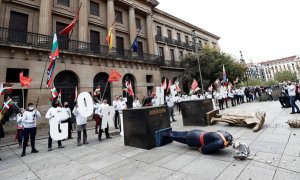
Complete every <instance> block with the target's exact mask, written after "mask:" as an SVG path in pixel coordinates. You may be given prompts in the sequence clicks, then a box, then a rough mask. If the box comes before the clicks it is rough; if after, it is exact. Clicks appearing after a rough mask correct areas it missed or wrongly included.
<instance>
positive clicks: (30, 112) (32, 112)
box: [21, 103, 41, 157]
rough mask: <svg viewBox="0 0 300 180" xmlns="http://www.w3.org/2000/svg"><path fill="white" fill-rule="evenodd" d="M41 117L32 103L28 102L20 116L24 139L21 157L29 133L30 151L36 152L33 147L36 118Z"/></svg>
mask: <svg viewBox="0 0 300 180" xmlns="http://www.w3.org/2000/svg"><path fill="white" fill-rule="evenodd" d="M40 117H41V114H40V112H39V111H37V110H36V109H35V108H34V105H33V104H32V103H28V109H27V110H26V111H25V112H24V114H23V117H22V124H23V125H24V141H23V151H22V154H21V157H23V156H25V155H26V146H27V143H28V138H29V134H30V145H31V153H38V151H37V150H36V149H35V136H36V120H37V119H38V118H40Z"/></svg>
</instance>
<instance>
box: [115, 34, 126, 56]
mask: <svg viewBox="0 0 300 180" xmlns="http://www.w3.org/2000/svg"><path fill="white" fill-rule="evenodd" d="M116 43H117V54H118V55H124V38H122V37H118V36H117V37H116Z"/></svg>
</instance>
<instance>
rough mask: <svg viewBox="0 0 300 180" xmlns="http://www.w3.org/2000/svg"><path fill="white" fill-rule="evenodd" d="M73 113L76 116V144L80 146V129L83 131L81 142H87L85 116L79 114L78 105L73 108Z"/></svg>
mask: <svg viewBox="0 0 300 180" xmlns="http://www.w3.org/2000/svg"><path fill="white" fill-rule="evenodd" d="M73 114H74V115H75V117H76V124H77V146H81V145H82V144H81V131H83V140H82V142H83V144H89V143H88V142H87V133H86V126H87V117H84V116H82V115H81V113H80V112H79V111H78V105H76V107H75V108H74V109H73Z"/></svg>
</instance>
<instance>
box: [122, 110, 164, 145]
mask: <svg viewBox="0 0 300 180" xmlns="http://www.w3.org/2000/svg"><path fill="white" fill-rule="evenodd" d="M123 125H124V143H125V145H126V146H132V147H137V148H142V149H152V148H154V147H156V143H155V132H156V131H158V130H161V129H165V128H168V127H170V117H169V112H168V107H167V106H158V107H143V108H137V109H126V110H123Z"/></svg>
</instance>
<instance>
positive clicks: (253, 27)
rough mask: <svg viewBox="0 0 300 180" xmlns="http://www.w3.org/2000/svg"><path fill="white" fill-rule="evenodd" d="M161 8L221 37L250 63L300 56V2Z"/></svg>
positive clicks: (208, 0) (233, 1)
mask: <svg viewBox="0 0 300 180" xmlns="http://www.w3.org/2000/svg"><path fill="white" fill-rule="evenodd" d="M158 1H159V3H160V4H159V6H158V8H159V9H161V10H163V11H166V12H168V13H170V14H172V15H175V16H176V17H179V18H181V19H183V20H185V21H188V22H190V23H192V24H194V25H196V26H199V27H200V28H202V29H205V30H207V31H209V32H211V33H213V34H216V35H218V36H220V37H221V39H220V41H219V45H220V47H221V50H222V51H224V52H226V53H229V54H232V55H234V56H235V57H240V54H239V51H242V52H243V56H244V59H245V60H246V62H251V60H252V61H253V62H260V61H266V60H273V59H279V58H283V57H288V56H292V55H299V54H300V46H299V44H300V43H299V42H300V0H158Z"/></svg>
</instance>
